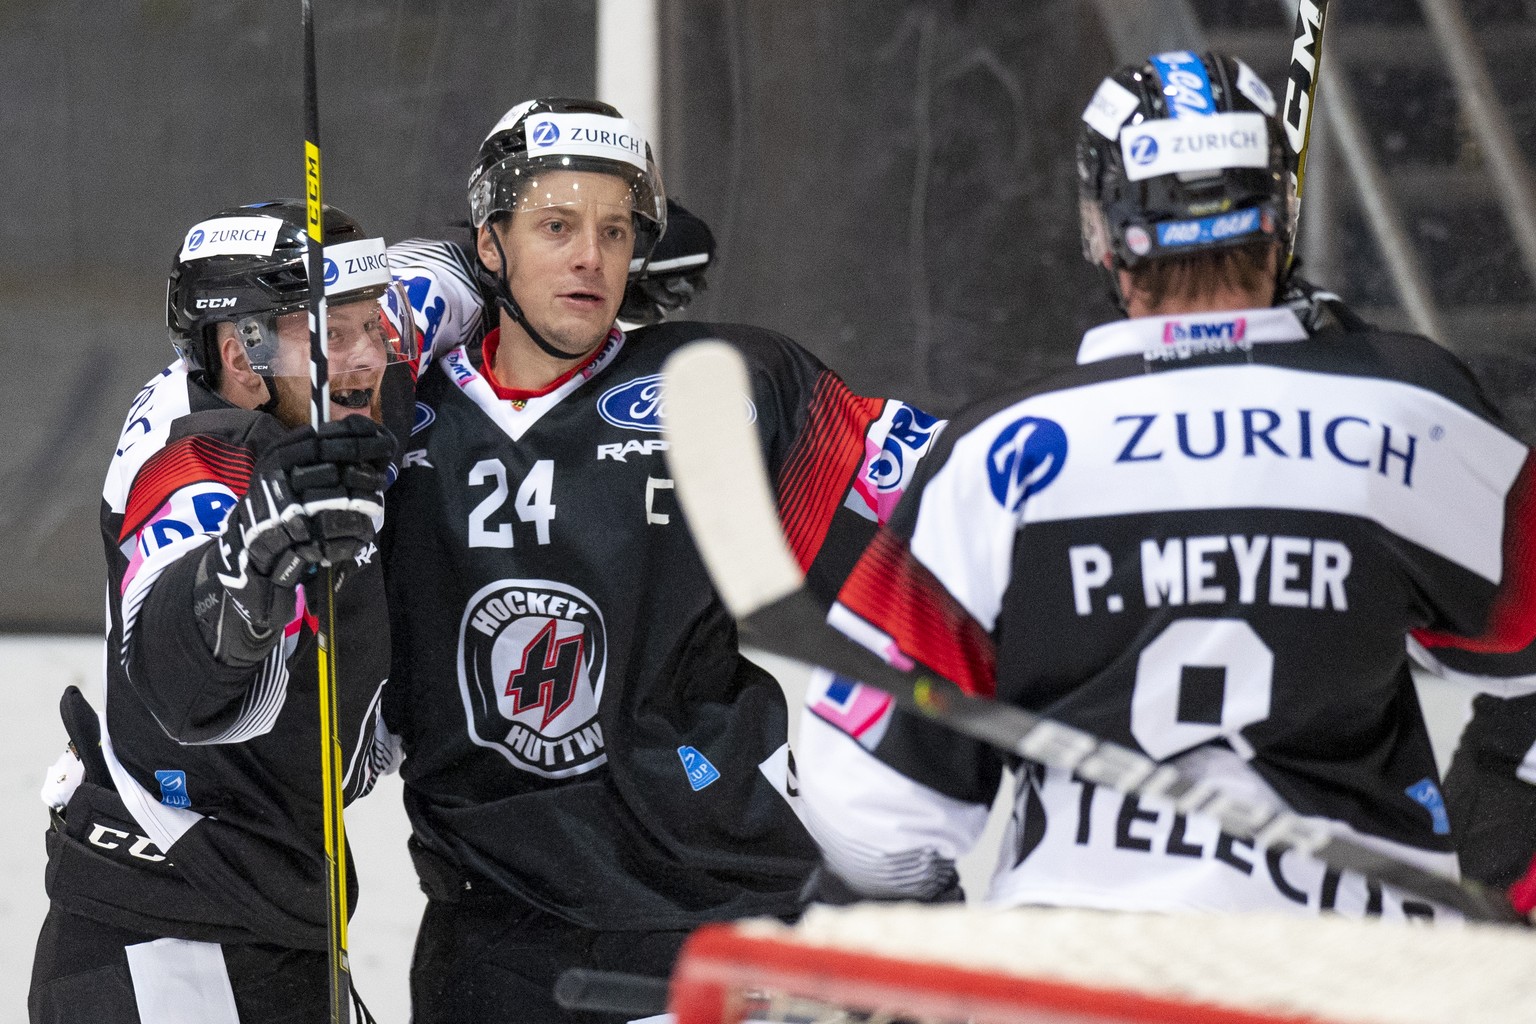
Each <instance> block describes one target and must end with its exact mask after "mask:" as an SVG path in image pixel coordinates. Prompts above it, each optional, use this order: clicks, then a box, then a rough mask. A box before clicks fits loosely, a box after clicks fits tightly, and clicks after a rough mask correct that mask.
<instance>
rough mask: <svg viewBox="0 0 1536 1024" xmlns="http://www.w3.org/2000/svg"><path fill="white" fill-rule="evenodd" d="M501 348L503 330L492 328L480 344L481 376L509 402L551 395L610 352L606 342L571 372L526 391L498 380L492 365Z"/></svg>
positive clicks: (499, 396) (567, 371) (497, 395)
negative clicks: (540, 386) (510, 386)
mask: <svg viewBox="0 0 1536 1024" xmlns="http://www.w3.org/2000/svg"><path fill="white" fill-rule="evenodd" d="M610 338H611V332H610ZM500 347H501V328H500V327H496V328H492V330H491V332H490V333H489V334H487V335H486V336H485V340H484V341H483V342H481V343H480V376H482V377H484V378H485V382H486V383H487V384H489V385H490V386H491V390H492V391H494V392H496V397H497V398H501V399H504V400H506V401H509V402H526V401H528V399H530V398H538V397H540V396H542V395H547V394H549V393H550V392H551V391H554V390H555V389H556V388H558V387H560V385H562V384H564V383H565V382H566V381H568V380H570V379H571V378H572V377H574V376H576V375H577V374H578V373H581V372H582V371H583V370H585V369H586V368H587V367H589V366H591V365H592V364H593V363H595V362H597V360H598V359H599V358H600V357H601V356H602V354H603V353H604V352H607V351H608V344H607V342H606V341H605V342H604V343H603V344H601V345H599V346H597V350H596V351H594V352H593V353H592V354H591V355H590V356H588V357H587V358H586V359H583V360H582V361H581V362H580V363H578V364H576V365H575V366H573V367H571V368H570V369H569V370H566V371H565V372H564V373H562V374H561V375H560V376H558V377H556V378H555V379H554V380H552V381H550V382H549V383H548V384H546V385H544V386H543V387H542V388H535V389H533V390H525V389H523V388H509V387H507V386H506V385H505V384H503V383H502V382H501V381H499V380H497V379H496V371H494V370H493V369H491V365H492V364H493V363H494V362H495V361H496V350H497V349H498V348H500Z"/></svg>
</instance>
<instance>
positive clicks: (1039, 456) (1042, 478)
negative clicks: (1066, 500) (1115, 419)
mask: <svg viewBox="0 0 1536 1024" xmlns="http://www.w3.org/2000/svg"><path fill="white" fill-rule="evenodd" d="M1066 461H1067V432H1066V431H1065V430H1062V429H1061V426H1060V425H1059V424H1057V423H1056V422H1054V421H1052V420H1047V419H1041V418H1040V417H1037V416H1024V417H1022V418H1020V419H1017V420H1014V421H1013V422H1012V423H1010V424H1009V425H1008V426H1006V427H1004V428H1003V431H1002V433H1000V434H998V435H997V440H995V441H993V442H992V447H991V448H989V449H987V480H988V482H989V483H990V484H991V485H992V497H994V498H996V499H997V503H998V504H999V505H1001V506H1003V508H1006V509H1008V510H1009V511H1011V512H1017V511H1018V510H1019V507H1020V506H1022V505H1023V504H1024V500H1025V499H1026V498H1028V497H1029V496H1030V495H1032V494H1038V493H1040V492H1041V491H1043V490H1045V489H1046V488H1047V487H1049V486H1050V484H1051V481H1053V480H1055V479H1056V477H1057V475H1058V474H1059V473H1060V472H1061V467H1062V466H1064V465H1065V464H1066Z"/></svg>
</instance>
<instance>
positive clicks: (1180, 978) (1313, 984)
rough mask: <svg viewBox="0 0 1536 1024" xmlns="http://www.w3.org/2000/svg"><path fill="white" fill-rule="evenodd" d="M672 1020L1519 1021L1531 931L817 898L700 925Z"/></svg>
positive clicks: (1530, 984) (713, 1023) (1529, 981)
mask: <svg viewBox="0 0 1536 1024" xmlns="http://www.w3.org/2000/svg"><path fill="white" fill-rule="evenodd" d="M671 1008H672V1010H673V1012H674V1013H676V1014H677V1020H678V1024H736V1022H746V1021H794V1022H798V1024H811V1022H814V1024H843V1022H855V1021H869V1022H885V1021H901V1022H923V1024H938V1022H943V1024H950V1022H966V1024H1461V1022H1469V1024H1470V1022H1476V1024H1522V1022H1523V1024H1531V1022H1536V934H1533V933H1531V932H1529V931H1527V930H1525V929H1521V928H1510V927H1502V926H1489V925H1467V926H1458V925H1434V926H1431V925H1410V924H1399V923H1384V922H1380V921H1355V920H1348V919H1344V918H1338V917H1331V916H1330V917H1324V918H1312V917H1277V916H1270V915H1221V916H1218V915H1199V914H1177V915H1169V914H1123V913H1112V912H1099V911H1084V910H1055V909H1038V908H1030V909H1018V910H1006V911H989V910H979V909H976V908H967V907H963V906H953V907H913V906H900V905H897V906H891V905H871V906H864V907H850V908H838V909H833V908H815V909H813V910H812V912H811V913H810V914H808V915H807V917H806V919H805V920H804V921H803V922H802V923H801V924H800V925H798V926H795V927H794V928H790V927H787V926H784V925H781V924H779V923H777V922H772V921H749V922H741V923H737V924H730V925H714V926H709V927H706V928H702V929H700V930H699V931H698V932H696V933H695V934H694V935H693V936H692V937H691V938H690V939H689V940H688V943H687V945H686V946H684V948H683V953H682V956H681V957H680V958H679V960H678V965H677V968H676V969H675V971H674V973H673V977H672V988H671Z"/></svg>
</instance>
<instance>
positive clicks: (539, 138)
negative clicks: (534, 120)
mask: <svg viewBox="0 0 1536 1024" xmlns="http://www.w3.org/2000/svg"><path fill="white" fill-rule="evenodd" d="M531 134H532V136H533V144H534V145H535V146H553V145H554V144H555V143H557V142H559V141H560V126H559V125H557V124H555V122H553V121H540V122H539V123H538V124H536V125H534V126H533V132H532V133H531Z"/></svg>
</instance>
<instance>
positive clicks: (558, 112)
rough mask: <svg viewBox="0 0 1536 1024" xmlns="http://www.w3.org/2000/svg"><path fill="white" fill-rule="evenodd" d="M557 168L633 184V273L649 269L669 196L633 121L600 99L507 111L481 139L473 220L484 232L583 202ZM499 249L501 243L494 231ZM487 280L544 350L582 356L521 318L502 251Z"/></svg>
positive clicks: (473, 178)
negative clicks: (518, 216)
mask: <svg viewBox="0 0 1536 1024" xmlns="http://www.w3.org/2000/svg"><path fill="white" fill-rule="evenodd" d="M554 171H588V172H595V173H598V174H608V175H613V176H615V177H618V178H619V179H620V180H622V181H623V182H624V183H625V184H626V185H628V187H629V197H630V212H631V216H632V218H633V222H634V232H635V245H634V250H633V252H632V253H631V261H630V276H631V277H635V276H636V275H638V274H642V273H643V272H644V268H645V265H646V263H647V262H648V261H649V260H650V256H651V252H652V250H654V249H655V247H656V242H657V240H658V239H659V238H660V237H661V236H662V234H663V232H665V231H666V227H667V197H666V190H665V189H664V188H663V187H662V183H661V172H660V171H659V170H658V169H657V168H656V162H655V161H654V160H653V159H652V157H651V146H650V143H649V142H647V141H646V139H645V135H644V134H643V133H642V132H641V131H640V130H639V128H637V127H636V126H635V124H634V123H633V122H631V121H629V120H628V119H627V118H625V117H624V116H623V115H622V114H620V113H619V112H618V111H617V110H615V109H614V108H613V107H611V106H609V105H608V104H606V103H603V102H600V101H598V100H587V99H566V98H559V97H552V98H545V99H536V100H526V101H524V102H522V103H519V104H517V105H516V106H515V107H513V108H512V109H511V110H508V111H507V112H506V113H505V114H503V115H502V117H501V120H499V121H497V122H496V124H495V126H494V127H492V128H491V131H490V134H488V135H487V136H486V137H485V141H484V142H482V143H481V144H480V150H479V152H478V153H476V154H475V162H474V164H473V166H472V167H471V168H470V172H469V219H470V223H471V224H472V225H473V226H474V228H475V229H476V230H477V231H478V230H479V229H480V228H482V227H484V226H485V225H486V224H487V223H490V222H491V220H492V218H493V217H495V216H497V215H498V214H512V213H517V212H518V211H520V210H540V209H546V208H549V207H553V206H564V205H572V204H577V203H582V202H585V201H586V200H585V199H584V197H583V196H582V195H581V194H580V193H579V192H578V191H577V190H578V189H579V188H580V183H579V182H558V183H557V182H551V181H550V180H549V178H547V177H545V174H546V173H547V172H554ZM491 238H492V240H493V241H495V244H496V246H497V248H498V249H500V246H501V243H500V241H499V240H497V239H496V236H495V234H494V233H493V234H492V235H491ZM480 272H481V279H482V282H483V283H484V284H485V286H486V287H487V288H489V289H490V292H491V294H492V295H493V296H495V299H496V305H497V306H499V307H500V308H501V309H502V310H503V311H505V312H506V314H507V315H508V316H510V317H511V318H512V319H513V320H514V321H515V322H517V323H518V324H520V325H522V328H523V330H524V331H525V332H526V333H527V334H528V337H529V338H530V339H532V341H533V342H534V344H536V345H537V346H538V347H539V348H540V349H542V350H543V351H544V352H545V353H547V354H549V355H551V356H554V357H555V358H557V359H579V358H581V357H582V356H583V355H584V354H585V353H582V352H567V351H565V350H564V349H561V348H559V347H557V346H555V345H553V344H551V343H550V342H549V341H547V340H546V339H545V338H544V337H543V335H541V334H540V333H539V331H538V330H536V329H535V328H534V326H533V325H532V324H530V323H529V322H528V318H527V317H525V316H524V315H523V310H522V307H521V306H520V305H519V304H518V302H517V299H516V297H515V296H513V294H512V289H511V286H510V285H509V284H508V279H507V263H506V259H505V254H503V259H502V265H501V269H500V271H499V272H495V273H493V272H491V271H490V270H489V269H488V268H487V267H485V266H484V265H483V264H482V265H481V266H480Z"/></svg>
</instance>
